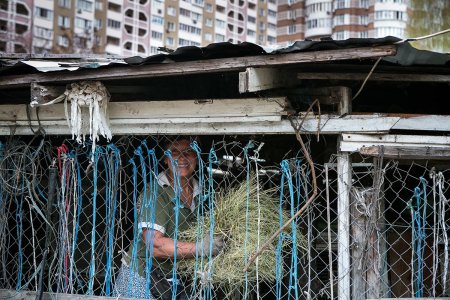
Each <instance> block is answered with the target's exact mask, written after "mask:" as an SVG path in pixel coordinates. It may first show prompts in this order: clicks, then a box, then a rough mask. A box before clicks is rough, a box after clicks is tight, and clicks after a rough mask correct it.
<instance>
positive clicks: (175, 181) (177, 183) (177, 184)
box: [164, 150, 182, 299]
mask: <svg viewBox="0 0 450 300" xmlns="http://www.w3.org/2000/svg"><path fill="white" fill-rule="evenodd" d="M164 154H165V155H166V156H167V157H168V158H169V160H170V163H171V165H172V176H173V191H174V198H173V199H172V201H173V202H174V204H175V206H174V212H175V228H176V229H175V232H174V236H173V247H174V249H173V250H174V251H173V268H172V299H176V297H177V284H176V283H177V252H178V251H177V250H178V249H177V247H178V216H179V213H180V210H179V209H180V207H181V206H182V205H181V203H180V194H181V185H180V174H179V171H178V160H174V159H173V157H172V151H170V150H166V151H164Z"/></svg>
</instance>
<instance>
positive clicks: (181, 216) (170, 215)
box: [124, 185, 197, 277]
mask: <svg viewBox="0 0 450 300" xmlns="http://www.w3.org/2000/svg"><path fill="white" fill-rule="evenodd" d="M147 196H148V197H149V196H150V191H149V192H148V193H147ZM147 199H149V198H147ZM142 200H143V197H141V201H140V203H141V205H144V204H143V203H142ZM193 203H195V201H194V202H193ZM175 206H176V200H175V193H174V191H173V189H172V187H171V186H168V185H162V186H161V185H160V186H158V197H157V199H156V203H155V204H154V210H153V209H152V205H151V204H150V205H147V206H146V205H144V206H143V207H142V209H141V214H140V216H139V232H138V234H139V241H138V244H137V261H136V264H133V266H132V264H131V263H130V262H131V258H132V251H133V245H131V246H130V249H129V251H128V255H127V256H125V257H124V262H125V263H126V264H127V265H128V266H130V267H133V269H134V267H137V271H138V273H139V275H141V276H143V277H145V271H144V270H145V267H146V264H145V261H146V256H150V251H149V250H147V253H146V248H145V243H144V241H143V239H142V230H143V229H153V230H157V231H160V232H161V233H163V234H164V236H166V237H169V238H171V239H174V238H175V232H180V231H184V230H186V229H188V228H189V225H190V224H191V223H192V222H194V221H195V220H196V217H197V210H196V207H195V205H193V206H192V207H187V206H185V205H183V203H182V202H180V206H179V208H178V231H176V224H175V219H176V209H175ZM152 218H154V219H153V222H152ZM154 267H159V268H160V269H161V270H162V271H163V273H164V274H165V275H166V276H170V275H171V274H172V268H173V258H167V259H156V258H153V259H152V268H154ZM134 270H135V269H134Z"/></svg>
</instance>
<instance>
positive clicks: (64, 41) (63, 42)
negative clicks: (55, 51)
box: [58, 35, 69, 47]
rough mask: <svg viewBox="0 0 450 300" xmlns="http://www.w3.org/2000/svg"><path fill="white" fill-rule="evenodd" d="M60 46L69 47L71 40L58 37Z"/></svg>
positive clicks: (61, 36)
mask: <svg viewBox="0 0 450 300" xmlns="http://www.w3.org/2000/svg"><path fill="white" fill-rule="evenodd" d="M58 46H61V47H69V39H68V38H67V37H66V36H63V35H59V36H58Z"/></svg>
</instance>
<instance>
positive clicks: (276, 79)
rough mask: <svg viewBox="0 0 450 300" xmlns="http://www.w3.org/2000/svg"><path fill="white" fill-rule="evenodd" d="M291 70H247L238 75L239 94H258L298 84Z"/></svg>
mask: <svg viewBox="0 0 450 300" xmlns="http://www.w3.org/2000/svg"><path fill="white" fill-rule="evenodd" d="M295 74H296V72H295V71H293V70H283V69H276V68H247V70H245V72H241V73H239V93H248V92H258V91H264V90H269V89H275V88H280V87H283V88H286V87H292V86H295V85H297V84H299V82H300V81H299V80H298V79H297V78H296V76H295Z"/></svg>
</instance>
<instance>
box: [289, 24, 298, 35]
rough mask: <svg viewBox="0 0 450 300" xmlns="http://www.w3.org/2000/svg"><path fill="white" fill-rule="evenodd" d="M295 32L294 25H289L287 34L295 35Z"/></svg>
mask: <svg viewBox="0 0 450 300" xmlns="http://www.w3.org/2000/svg"><path fill="white" fill-rule="evenodd" d="M296 31H297V30H296V28H295V25H289V27H288V33H289V34H293V33H295V32H296Z"/></svg>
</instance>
